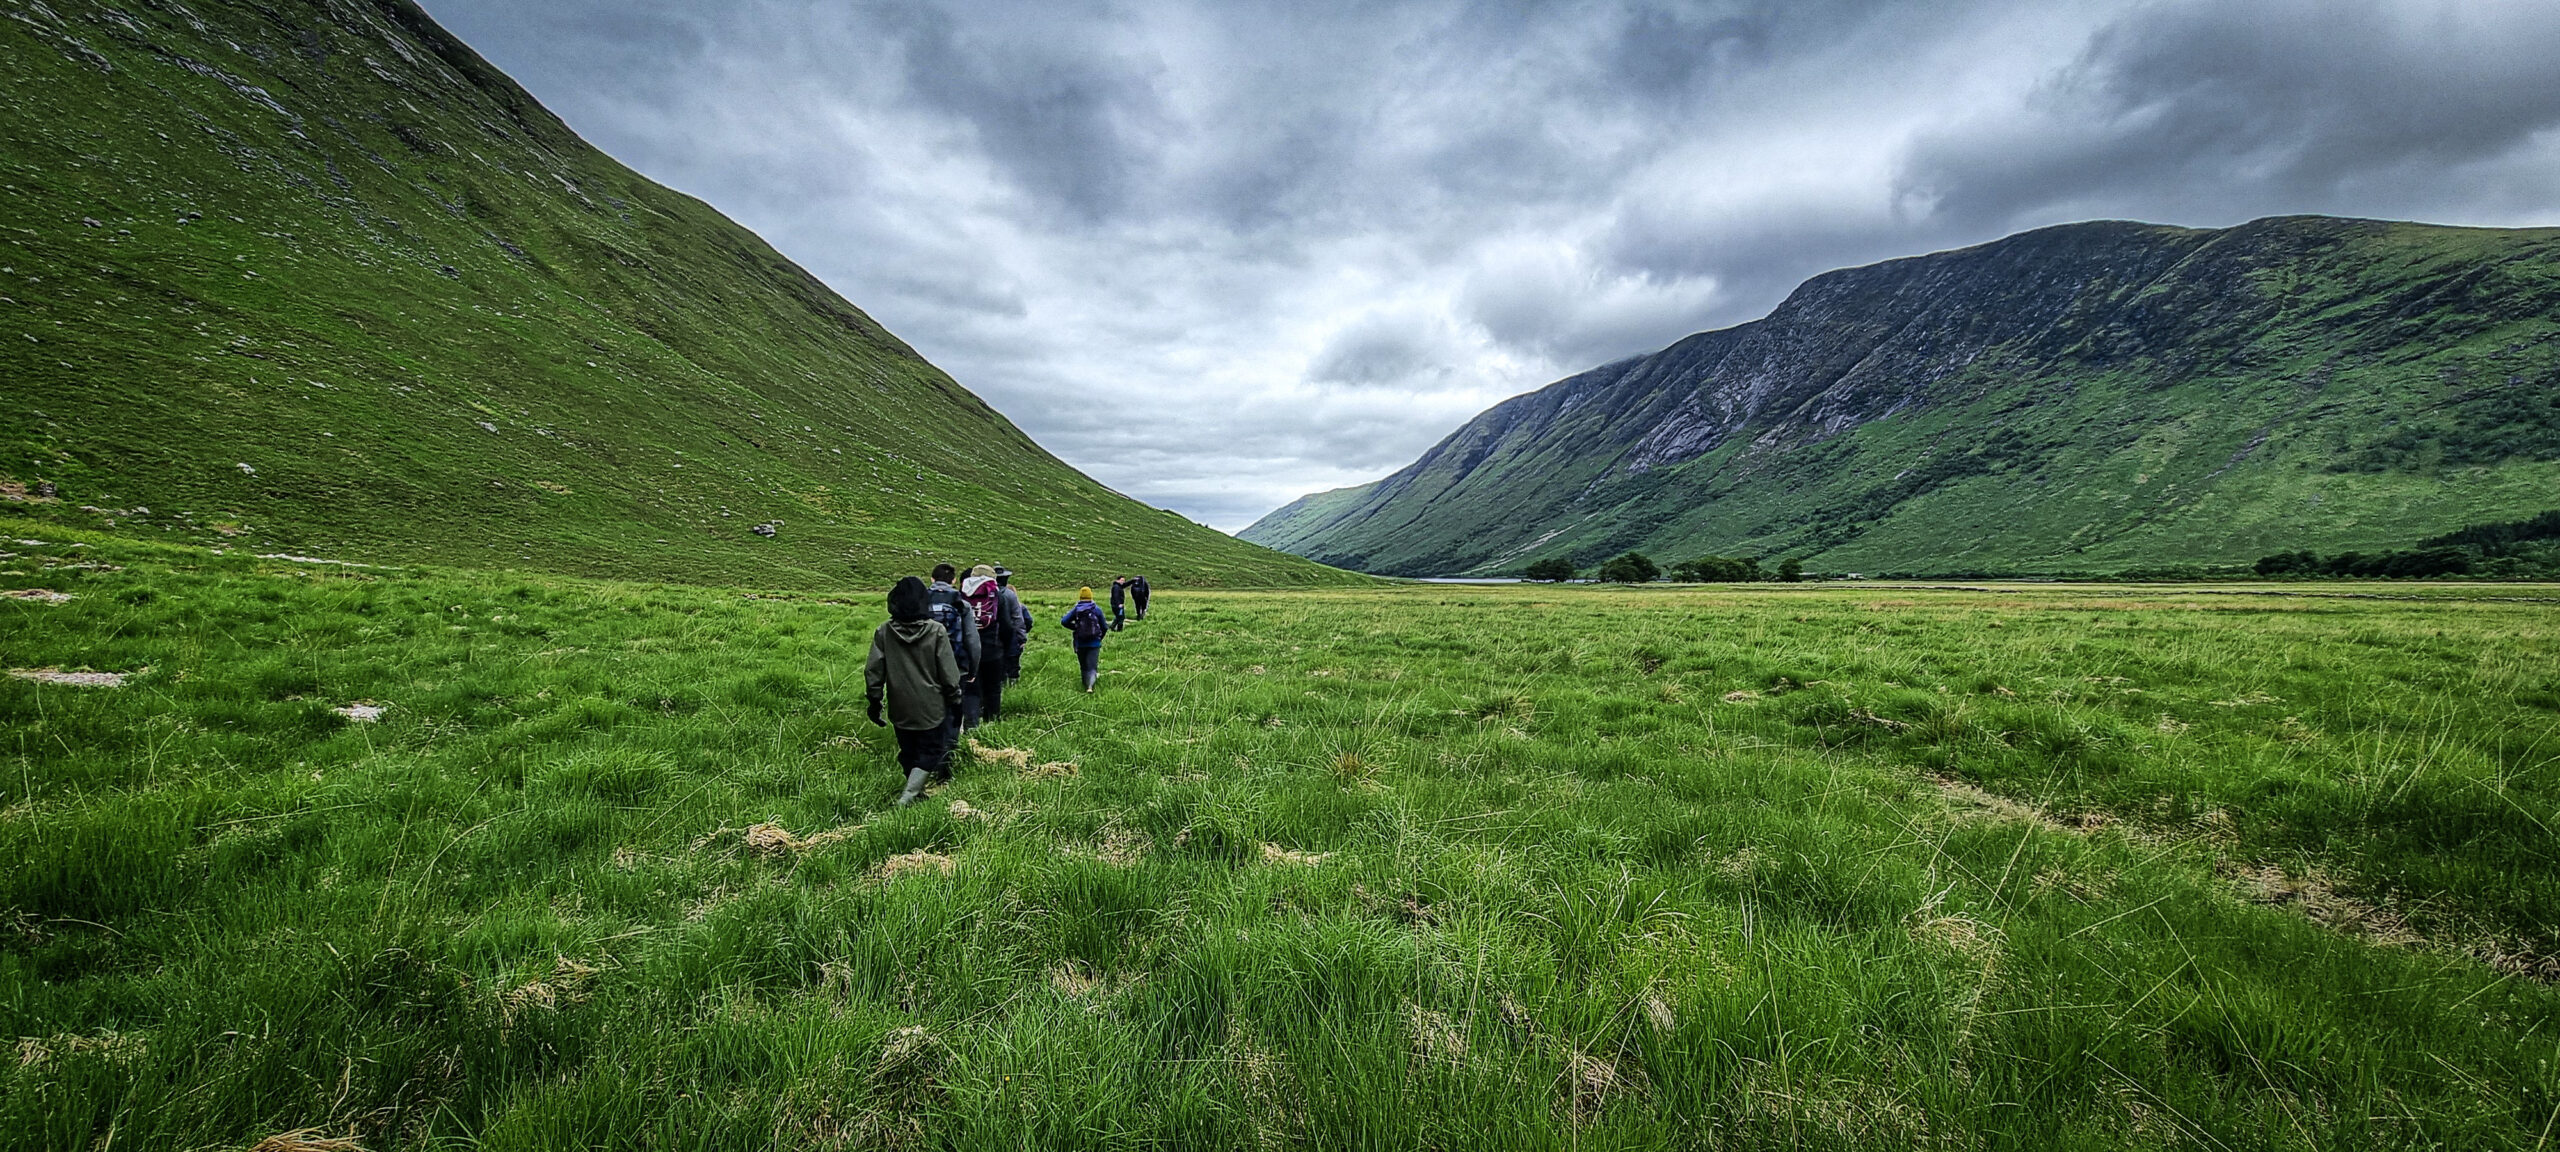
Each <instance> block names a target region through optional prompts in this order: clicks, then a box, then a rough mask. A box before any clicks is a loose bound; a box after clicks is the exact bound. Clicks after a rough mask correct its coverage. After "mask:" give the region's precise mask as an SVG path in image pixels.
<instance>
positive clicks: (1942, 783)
mask: <svg viewBox="0 0 2560 1152" xmlns="http://www.w3.org/2000/svg"><path fill="white" fill-rule="evenodd" d="M1929 782H1930V783H1932V784H1935V785H1937V787H1938V794H1939V795H1940V796H1943V797H1945V798H1946V800H1947V806H1948V808H1949V809H1951V810H1952V811H1953V812H1954V813H1955V814H1956V816H1957V818H1959V819H1974V820H2014V821H2018V822H2020V823H2025V824H2033V825H2036V826H2037V827H2040V828H2047V829H2051V830H2053V831H2055V832H2062V833H2067V834H2069V835H2073V836H2086V835H2088V834H2089V833H2091V832H2095V831H2097V830H2098V829H2100V828H2104V827H2106V826H2107V825H2109V824H2112V823H2114V820H2113V818H2111V817H2109V816H2107V815H2106V814H2104V813H2101V812H2081V813H2075V814H2072V815H2068V816H2057V815H2055V814H2053V813H2051V812H2047V811H2045V810H2044V809H2042V808H2038V807H2036V806H2035V805H2032V804H2022V803H2019V802H2018V801H2015V800H2012V799H2009V798H2008V797H2006V796H2002V795H1999V794H1997V793H1993V792H1986V791H1983V790H1982V789H1980V788H1977V787H1975V786H1973V785H1971V784H1968V783H1966V782H1964V781H1962V780H1956V779H1952V778H1949V777H1945V776H1932V777H1930V778H1929Z"/></svg>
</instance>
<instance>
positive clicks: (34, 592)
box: [0, 588, 79, 604]
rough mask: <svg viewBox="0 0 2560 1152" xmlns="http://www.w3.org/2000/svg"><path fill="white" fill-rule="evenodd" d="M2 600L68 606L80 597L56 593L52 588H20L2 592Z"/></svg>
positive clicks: (0, 594) (0, 595) (0, 597)
mask: <svg viewBox="0 0 2560 1152" xmlns="http://www.w3.org/2000/svg"><path fill="white" fill-rule="evenodd" d="M0 599H6V600H24V601H27V602H29V603H32V604H68V603H70V602H72V601H73V600H77V599H79V597H77V596H74V595H72V594H71V593H68V592H56V591H54V590H53V589H50V588H20V589H17V590H15V591H11V592H0Z"/></svg>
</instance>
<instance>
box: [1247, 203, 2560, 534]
mask: <svg viewBox="0 0 2560 1152" xmlns="http://www.w3.org/2000/svg"><path fill="white" fill-rule="evenodd" d="M2554 492H2560V229H2517V230H2508V229H2476V228H2447V227H2436V226H2429V225H2420V224H2402V223H2387V222H2380V221H2369V220H2345V219H2335V218H2327V217H2277V218H2270V219H2265V220H2258V221H2254V222H2251V223H2249V224H2244V225H2240V226H2237V227H2233V228H2226V229H2188V228H2174V227H2166V226H2160V225H2151V224H2140V223H2129V222H2120V221H2102V222H2094V223H2087V224H2072V225H2064V226H2059V227H2053V228H2045V229H2039V230H2036V231H2032V232H2026V233H2021V234H2019V235H2016V236H2012V237H2009V238H2007V239H2003V240H1999V241H1995V242H1992V243H1989V244H1983V245H1979V246H1976V247H1972V248H1966V249H1960V250H1956V251H1951V252H1942V253H1936V254H1932V255H1927V256H1918V257H1911V258H1907V259H1901V260H1892V261H1887V262H1884V263H1880V264H1874V265H1869V266H1866V267H1862V268H1851V269H1844V270H1841V271H1836V272H1830V273H1826V274H1824V275H1821V276H1817V277H1815V278H1813V279H1811V280H1809V281H1807V282H1805V284H1803V285H1802V286H1801V287H1799V288H1798V289H1797V290H1796V291H1795V293H1794V294H1792V295H1791V296H1789V297H1788V298H1787V300H1786V301H1785V302H1784V303H1782V304H1781V305H1779V307H1778V308H1777V309H1775V310H1774V311H1772V312H1771V313H1770V314H1769V316H1768V317H1766V318H1764V319H1762V320H1758V321H1753V322H1751V323H1748V324H1742V325H1738V326H1736V327H1732V328H1726V329H1720V330H1717V331H1712V332H1703V333H1700V334H1698V335H1695V336H1690V337H1688V338H1686V339H1683V340H1681V341H1680V342H1678V343H1676V344H1673V345H1672V346H1670V347H1669V348H1666V349H1664V350H1662V351H1660V352H1657V353H1654V354H1651V355H1647V356H1639V357H1634V358H1631V359H1628V360H1623V361H1620V362H1617V363H1614V364H1609V365H1605V366H1602V367H1599V368H1595V369H1592V370H1590V371H1588V372H1584V373H1580V374H1578V375H1575V376H1572V377H1568V378H1566V379H1564V380H1561V381H1558V382H1556V383H1555V384H1552V385H1549V386H1548V387H1546V388H1544V389H1541V390H1539V391H1537V392H1533V393H1530V394H1527V395H1524V396H1519V397H1515V398H1513V399H1511V400H1508V401H1505V402H1503V403H1501V404H1499V405H1496V406H1494V407H1493V408H1492V409H1490V410H1488V411H1486V412H1485V413H1483V414H1482V415H1480V416H1478V417H1476V418H1475V419H1474V420H1472V421H1470V422H1469V423H1468V424H1466V425H1465V426H1464V427H1461V428H1460V429H1459V430H1458V431H1456V432H1455V433H1452V434H1451V435H1450V436H1449V437H1447V438H1446V439H1444V440H1442V441H1441V442H1440V443H1439V444H1438V445H1435V446H1434V447H1433V448H1432V449H1431V450H1430V451H1428V452H1426V453H1424V454H1423V456H1422V457H1421V459H1419V460H1416V461H1415V462H1414V463H1413V464H1411V465H1409V466H1407V467H1405V468H1404V469H1402V470H1400V471H1398V472H1396V473H1395V474H1393V475H1391V476H1388V477H1386V478H1385V479H1382V480H1379V481H1376V482H1374V483H1371V484H1365V485H1360V486H1357V487H1352V488H1344V489H1337V490H1334V491H1331V492H1322V493H1316V494H1313V495H1310V496H1307V497H1304V498H1302V499H1300V500H1298V501H1296V502H1293V503H1291V504H1289V505H1287V506H1286V507H1283V508H1281V509H1279V510H1277V511H1274V512H1273V513H1271V514H1270V515H1268V516H1265V517H1263V518H1262V519H1261V520H1260V521H1258V522H1256V523H1255V524H1253V525H1252V526H1251V527H1249V528H1247V529H1245V530H1244V532H1242V533H1241V534H1240V535H1241V536H1242V537H1243V538H1244V539H1247V540H1252V541H1255V542H1257V543H1263V544H1268V545H1271V546H1273V547H1276V548H1281V549H1285V550H1287V551H1291V552H1296V553H1298V554H1300V555H1305V556H1309V557H1312V558H1315V559H1319V560H1322V561H1324V562H1326V563H1329V564H1336V565H1341V566H1344V567H1349V568H1356V569H1361V570H1364V571H1371V572H1379V573H1388V574H1397V575H1464V574H1484V573H1494V572H1505V571H1513V570H1516V569H1517V568H1518V567H1519V566H1521V565H1523V564H1525V563H1526V562H1528V561H1530V560H1532V559H1538V558H1544V557H1550V556H1564V557H1568V558H1571V559H1573V560H1575V561H1576V562H1578V563H1581V564H1585V565H1588V564H1593V563H1596V562H1597V561H1598V560H1600V559H1602V558H1605V557H1607V556H1610V555H1614V554H1616V553H1617V552H1620V551H1623V550H1626V549H1637V550H1641V551H1645V552H1647V553H1648V554H1651V555H1654V556H1656V557H1658V558H1663V559H1680V558H1685V557H1688V556H1693V555H1702V554H1717V555H1742V556H1754V555H1757V556H1767V557H1778V556H1798V557H1803V558H1805V559H1806V561H1807V563H1808V564H1809V565H1811V566H1812V567H1813V568H1815V569H1816V570H1831V571H1846V570H1865V571H1907V572H1914V573H1924V572H1926V573H1943V572H1954V571H2015V572H2021V573H2032V572H2040V571H2066V570H2068V571H2092V570H2100V571H2103V570H2119V569H2124V568H2133V567H2142V566H2150V565H2158V564H2164V563H2185V562H2222V563H2236V562H2246V561H2250V560H2254V559H2255V558H2256V557H2258V556H2262V555H2265V554H2268V553H2271V552H2275V551H2279V550H2282V549H2286V548H2300V547H2312V548H2319V549H2322V550H2324V551H2333V550H2337V549H2340V548H2346V547H2382V546H2396V545H2404V544H2408V543H2411V542H2414V541H2416V540H2418V539H2420V538H2422V537H2426V536H2430V535H2434V534H2436V533H2440V532H2445V531H2450V530H2452V529H2455V528H2458V527H2460V526H2462V525H2465V524H2472V523H2480V522H2486V521H2492V520H2500V519H2510V518H2514V517H2517V516H2524V515H2530V514H2533V513H2536V512H2539V511H2542V510H2544V509H2546V508H2548V507H2549V506H2550V505H2551V503H2552V502H2553V499H2552V494H2553V493H2554Z"/></svg>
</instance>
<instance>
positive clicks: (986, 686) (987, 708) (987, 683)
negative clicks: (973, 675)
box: [969, 668, 1005, 724]
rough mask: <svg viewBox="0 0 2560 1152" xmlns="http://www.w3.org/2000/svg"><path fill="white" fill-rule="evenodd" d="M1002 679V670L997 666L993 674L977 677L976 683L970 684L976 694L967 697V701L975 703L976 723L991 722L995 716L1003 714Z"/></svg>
mask: <svg viewBox="0 0 2560 1152" xmlns="http://www.w3.org/2000/svg"><path fill="white" fill-rule="evenodd" d="M1004 680H1005V676H1004V670H1003V669H1002V668H998V669H996V670H995V672H994V674H993V675H988V676H980V677H978V682H977V684H975V685H973V686H972V691H974V692H975V693H976V694H975V695H973V696H971V697H970V698H969V702H970V703H972V704H975V705H977V708H976V711H977V717H976V719H975V722H976V723H979V724H988V723H993V722H994V721H995V718H996V717H998V716H1002V715H1004Z"/></svg>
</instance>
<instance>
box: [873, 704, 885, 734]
mask: <svg viewBox="0 0 2560 1152" xmlns="http://www.w3.org/2000/svg"><path fill="white" fill-rule="evenodd" d="M871 722H872V723H874V724H877V725H879V726H881V727H883V728H886V727H888V726H889V722H888V721H886V720H883V719H881V718H880V702H879V701H877V700H874V701H872V702H871Z"/></svg>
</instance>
